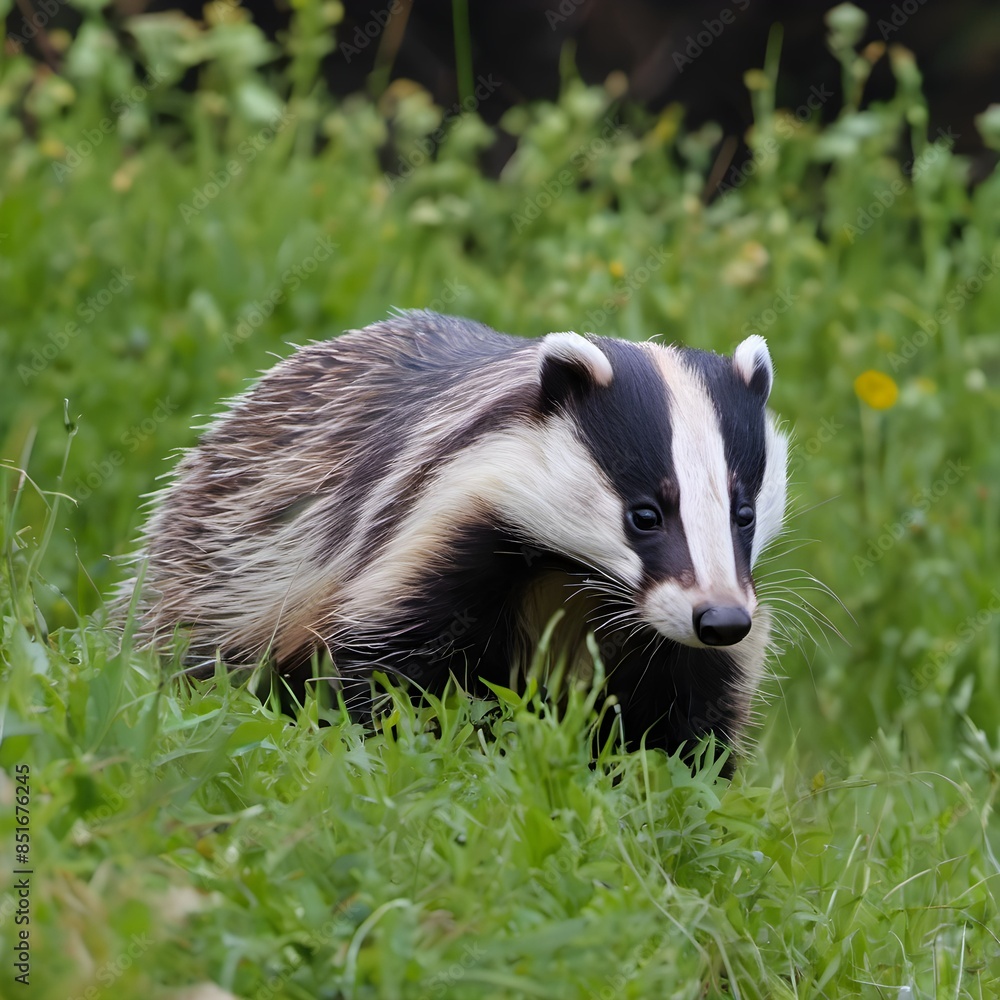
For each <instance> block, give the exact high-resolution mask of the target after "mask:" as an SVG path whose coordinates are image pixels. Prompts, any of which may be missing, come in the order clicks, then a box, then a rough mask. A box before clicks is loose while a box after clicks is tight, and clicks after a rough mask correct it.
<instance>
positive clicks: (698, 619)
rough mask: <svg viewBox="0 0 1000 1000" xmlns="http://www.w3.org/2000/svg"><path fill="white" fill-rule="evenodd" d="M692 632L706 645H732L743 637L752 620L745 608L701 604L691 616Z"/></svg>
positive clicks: (747, 631)
mask: <svg viewBox="0 0 1000 1000" xmlns="http://www.w3.org/2000/svg"><path fill="white" fill-rule="evenodd" d="M692 622H693V623H694V634H695V635H696V636H698V639H699V641H700V642H703V643H704V644H705V645H706V646H732V645H733V644H734V643H737V642H739V641H740V640H741V639H745V638H746V636H747V634H748V633H749V632H750V626H751V625H752V624H753V622H752V621H751V619H750V612H748V611H747V609H746V608H744V607H740V606H732V605H717V604H701V605H699V606H698V607H697V608H695V609H694V615H693V616H692Z"/></svg>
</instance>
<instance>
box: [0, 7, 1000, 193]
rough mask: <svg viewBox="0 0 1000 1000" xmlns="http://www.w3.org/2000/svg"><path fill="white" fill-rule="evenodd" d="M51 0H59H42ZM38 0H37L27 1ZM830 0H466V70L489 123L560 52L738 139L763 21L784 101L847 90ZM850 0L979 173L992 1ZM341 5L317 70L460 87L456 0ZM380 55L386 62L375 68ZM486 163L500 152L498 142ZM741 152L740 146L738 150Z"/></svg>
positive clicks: (338, 84)
mask: <svg viewBox="0 0 1000 1000" xmlns="http://www.w3.org/2000/svg"><path fill="white" fill-rule="evenodd" d="M45 2H46V3H47V4H49V5H51V4H52V3H53V2H56V0H45ZM40 3H41V0H17V6H16V7H15V9H14V11H13V12H12V13H11V15H10V17H9V18H8V24H7V32H8V38H7V44H8V46H10V45H12V44H17V43H16V42H13V41H12V40H11V37H10V36H11V34H17V33H18V29H19V26H20V25H22V24H23V19H24V17H25V15H26V14H28V13H29V12H30V11H31V10H32V9H36V8H37V6H38V5H39V4H40ZM33 5H34V6H33ZM830 6H832V4H826V3H823V2H818V3H796V2H794V0H688V2H678V0H505V2H498V3H497V2H489V3H488V2H482V0H479V2H477V0H471V2H470V3H469V23H470V36H471V49H472V64H473V74H474V76H479V75H483V76H487V75H489V74H492V75H493V77H494V78H495V79H498V80H499V81H501V88H500V91H499V99H491V100H490V101H489V102H487V105H486V106H484V108H483V109H482V114H483V116H484V117H485V118H486V119H487V120H488V121H490V122H491V123H495V122H496V120H497V119H498V118H499V117H500V116H501V115H502V113H503V112H504V110H506V109H507V108H508V107H510V106H512V105H514V104H518V103H521V102H524V101H532V100H538V99H542V98H545V99H552V98H554V97H555V96H556V95H557V94H558V91H559V87H560V80H561V60H569V62H570V65H575V67H576V69H577V71H578V72H579V73H580V75H581V76H582V77H583V79H584V80H585V81H587V82H589V83H601V82H603V81H604V80H605V79H606V77H607V76H608V74H609V73H611V72H613V71H615V70H618V71H621V72H623V73H624V74H625V75H626V77H627V80H628V88H629V90H628V96H629V97H630V98H632V99H633V100H635V101H637V102H639V103H641V104H643V105H645V106H646V107H648V108H649V109H650V110H652V111H657V110H659V109H661V108H663V107H665V106H666V105H667V104H670V103H672V102H678V103H680V104H681V105H682V106H683V107H684V108H685V111H686V119H687V123H688V125H689V127H697V126H698V125H700V124H702V123H704V122H706V121H716V122H718V123H719V124H720V125H721V126H722V128H723V131H724V134H725V135H726V136H727V137H728V136H731V137H734V138H736V139H741V138H742V136H743V134H744V132H745V131H746V128H747V126H748V125H749V124H750V123H751V120H752V118H751V110H750V101H749V95H748V92H747V89H746V86H745V84H744V81H743V75H744V73H745V71H746V70H747V69H750V68H754V67H759V66H761V65H762V63H763V58H764V51H765V47H766V44H767V39H768V33H769V31H770V30H771V28H772V26H773V25H774V24H775V23H780V24H781V26H782V29H783V34H784V37H783V41H782V45H781V73H780V86H779V94H778V96H779V102H780V103H781V104H783V105H784V106H787V107H789V108H792V109H794V108H796V107H797V106H799V105H801V104H802V102H803V101H805V100H806V99H807V98H808V97H809V95H810V93H811V92H812V88H814V87H815V88H822V87H826V88H828V89H829V90H832V91H833V93H834V94H835V95H836V97H835V99H833V100H830V101H828V102H827V103H826V104H825V106H824V108H823V111H822V114H823V116H824V118H827V119H828V118H830V117H832V116H835V115H836V113H837V110H838V100H839V95H840V92H841V86H840V78H839V77H840V67H839V66H838V64H837V62H836V61H835V60H834V58H833V57H832V56H831V55H830V54H829V53H828V51H827V49H826V34H827V31H826V26H825V24H824V16H825V14H826V12H827V10H828V9H829V8H830ZM857 6H859V7H861V8H862V9H864V10H865V11H866V12H867V13H868V15H869V24H868V29H867V31H866V34H865V36H864V38H863V39H862V42H861V44H862V45H864V44H865V43H868V42H876V43H878V42H885V43H887V44H898V45H904V46H906V47H907V48H909V49H911V50H912V51H913V52H914V54H915V55H916V57H917V64H918V66H919V67H920V69H921V71H922V73H923V75H924V90H925V94H926V96H927V99H928V102H929V106H930V115H931V120H930V132H931V134H934V133H935V132H936V130H937V129H938V128H944V129H951V131H952V133H957V134H958V138H957V141H956V149H957V150H958V151H960V152H963V153H966V154H969V155H970V156H972V157H973V160H974V166H975V169H974V173H973V176H974V177H975V176H976V175H979V176H981V175H983V174H984V173H985V172H986V171H987V170H988V169H989V168H990V167H991V166H992V162H993V157H992V154H990V153H988V152H986V151H984V150H983V147H982V143H981V142H980V139H979V135H978V133H977V132H976V129H975V126H974V124H973V118H974V116H975V115H976V114H978V113H979V112H980V111H982V110H984V109H985V108H986V107H987V105H989V104H990V103H993V102H995V101H1000V4H994V3H983V2H982V0H947V2H946V0H923V2H921V0H902V2H900V3H865V2H860V3H858V4H857ZM242 7H243V8H244V9H245V10H247V11H249V12H250V14H251V15H252V16H253V18H254V19H255V21H256V22H257V23H258V24H259V25H260V26H261V28H262V29H263V30H264V31H265V32H266V33H267V34H269V35H271V36H272V37H277V36H279V35H280V34H281V32H282V31H284V30H285V28H286V27H287V25H288V21H289V5H288V3H287V2H283V0H277V2H275V0H244V2H243V4H242ZM343 7H344V19H343V21H342V22H341V23H340V25H338V27H337V29H336V34H337V38H338V42H339V45H338V48H337V49H335V50H334V51H333V52H332V53H331V54H330V55H329V56H327V58H326V60H325V63H324V73H325V76H326V78H327V82H328V84H329V86H330V88H331V90H332V91H333V92H334V93H337V94H340V95H346V94H348V93H352V92H354V91H364V90H372V89H373V86H374V85H375V84H374V81H375V79H377V80H378V86H384V84H385V82H386V77H385V75H384V73H385V72H387V73H388V78H389V79H396V78H399V77H408V78H410V79H413V80H416V81H418V82H419V83H421V84H422V85H423V86H425V87H426V88H427V89H428V90H429V91H430V92H431V93H432V94H433V95H434V98H435V100H436V101H437V103H438V104H440V105H441V106H442V107H445V108H448V107H451V106H452V105H453V104H455V103H456V102H458V100H459V89H458V85H457V80H456V58H455V46H454V27H453V21H452V16H453V15H452V0H344V3H343ZM173 8H179V9H181V10H183V11H184V12H185V13H186V14H188V15H189V16H190V17H193V18H200V17H202V14H203V3H202V0H180V2H177V0H151V2H149V3H145V2H143V0H121V2H119V3H118V4H117V5H115V7H114V8H113V9H114V10H115V11H116V13H117V15H118V16H119V18H120V20H121V21H122V22H123V21H124V19H125V18H126V17H127V16H128V15H130V14H135V13H140V12H143V11H160V10H168V9H173ZM726 10H728V11H729V12H730V15H729V20H730V23H729V24H728V25H727V26H725V28H724V30H721V31H719V33H718V34H717V35H713V36H712V39H711V42H710V43H709V44H708V45H705V46H700V52H699V54H698V55H697V58H695V59H693V60H692V61H691V62H690V63H687V64H686V65H681V66H678V60H677V58H676V54H680V55H681V56H682V57H683V55H684V54H685V53H686V52H688V51H698V50H697V49H691V48H690V46H691V45H692V43H693V45H694V46H699V36H700V38H701V40H702V41H704V40H706V39H707V38H708V34H706V32H709V33H710V32H711V27H712V26H713V25H714V26H715V27H716V29H717V30H718V29H719V27H720V26H721V24H722V22H721V20H720V18H721V16H722V12H723V11H726ZM387 15H391V20H392V26H391V30H387V31H382V29H381V26H380V27H379V29H378V31H377V32H375V33H374V34H375V37H374V38H373V39H372V40H371V41H370V43H369V44H367V45H366V46H365V47H363V48H357V49H356V50H355V51H353V52H352V51H351V50H350V49H348V48H347V46H350V45H351V43H352V39H354V38H355V37H356V33H357V32H358V31H359V30H360V31H361V32H362V33H363V32H364V29H365V26H366V25H370V24H371V23H372V22H373V20H374V21H378V20H381V21H382V22H383V23H384V22H385V20H386V17H387ZM78 21H79V15H78V14H77V13H76V12H75V11H73V10H72V9H68V8H66V7H62V8H61V9H60V10H59V11H58V13H57V14H56V15H55V16H54V17H51V18H49V19H48V20H47V30H48V31H51V30H52V29H53V28H55V27H69V28H70V30H72V29H73V26H74V23H78ZM706 22H707V24H706ZM45 36H46V32H45V31H42V32H39V33H38V34H37V35H36V36H35V38H34V39H32V40H31V41H29V42H27V43H26V44H27V46H28V48H29V51H31V52H33V53H34V54H35V55H37V56H38V57H39V58H40V59H42V60H48V61H49V62H53V63H57V61H58V57H57V56H56V54H55V53H54V51H52V50H51V48H50V49H49V50H48V51H46V48H47V46H46V37H45ZM376 65H379V66H381V67H382V68H383V70H384V72H383V73H382V74H377V75H376V77H373V76H372V70H373V68H374V67H375V66H376ZM892 90H893V80H892V77H891V73H890V71H889V67H888V64H887V60H886V58H884V57H883V58H881V59H880V60H879V61H878V62H877V63H876V65H875V68H874V71H873V73H872V77H871V80H870V82H869V84H868V86H867V88H866V91H865V94H866V99H867V100H880V99H885V98H888V97H890V96H891V94H892ZM502 147H503V144H502V143H501V148H500V149H498V150H497V151H496V154H495V156H494V163H496V162H498V161H499V162H502V160H503V159H504V158H505V157H504V152H505V151H504V149H503V148H502ZM736 158H737V160H738V159H739V154H737V157H736Z"/></svg>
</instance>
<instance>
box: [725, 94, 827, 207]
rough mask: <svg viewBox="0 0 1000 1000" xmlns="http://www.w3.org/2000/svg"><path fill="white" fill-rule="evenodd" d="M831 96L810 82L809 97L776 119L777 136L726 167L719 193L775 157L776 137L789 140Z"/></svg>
mask: <svg viewBox="0 0 1000 1000" xmlns="http://www.w3.org/2000/svg"><path fill="white" fill-rule="evenodd" d="M831 97H833V91H832V90H830V89H829V88H828V87H827V86H826V85H825V84H823V85H821V86H818V87H817V86H816V85H815V84H813V86H811V87H810V88H809V96H808V97H807V98H806V99H805V100H804V101H803V102H802V103H801V104H800V105H798V107H796V108H795V110H794V111H793V112H792V113H791V116H790V117H789V116H787V115H781V116H780V117H776V118H775V120H774V131H775V133H776V136H774V135H771V136H768V137H767V138H766V139H764V140H763V141H762V142H760V143H759V144H757V145H755V146H754V149H753V152H752V154H751V156H750V158H749V159H748V160H745V161H744V162H743V163H741V164H739V166H736V165H734V166H732V167H730V168H729V171H728V172H727V173H726V176H725V178H723V180H722V181H721V182H720V183H719V186H718V192H719V193H720V194H722V193H723V192H725V191H731V190H734V189H736V188H741V187H743V185H744V184H746V182H747V181H748V180H749V179H750V178H751V177H753V175H754V174H756V173H757V171H758V170H760V169H761V168H762V167H763V166H764V165H765V164H767V163H769V162H770V161H772V160H773V159H775V157H777V155H778V153H779V152H780V151H781V142H779V141H778V137H780V138H781V139H784V140H788V139H790V138H791V137H792V136H793V135H795V133H796V132H798V130H799V129H800V128H802V126H803V125H805V123H806V122H807V121H809V119H810V118H812V116H813V115H814V114H815V113H816V112H817V111H819V110H820V108H822V107H823V105H824V104H826V102H827V101H828V100H830V98H831Z"/></svg>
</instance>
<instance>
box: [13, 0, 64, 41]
mask: <svg viewBox="0 0 1000 1000" xmlns="http://www.w3.org/2000/svg"><path fill="white" fill-rule="evenodd" d="M65 4H66V0H35V4H34V6H32V7H29V12H28V13H25V14H23V16H22V17H21V26H20V28H19V29H18V30H19V31H20V32H21V33H20V34H18V33H17V32H16V31H8V32H7V39H8V41H11V42H15V43H17V44H18V45H20V46H21V47H22V48H23V47H24V45H25V43H27V42H30V41H31V40H32V39H33V38H34V37H35V36H36V35H37V34H38V32H39V31H44V30H45V26H46V25H47V24H48V23H49V21H51V20H52V18H54V17H55V16H56V14H58V13H59V11H60V10H61V9H62V8H63V7H64V6H65ZM23 9H24V8H22V10H23Z"/></svg>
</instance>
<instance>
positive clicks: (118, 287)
mask: <svg viewBox="0 0 1000 1000" xmlns="http://www.w3.org/2000/svg"><path fill="white" fill-rule="evenodd" d="M133 281H135V275H134V274H129V273H128V271H126V270H125V268H123V267H122V268H115V270H114V271H112V272H111V280H110V281H109V282H108V283H107V284H106V285H105V286H104V287H103V288H102V289H100V291H97V292H94V294H93V295H88V296H87V298H86V299H85V300H84V301H83V302H81V303H80V304H79V305H78V306H77V307H76V314H77V316H79V317H80V320H81V321H82V322H81V323H78V322H77V321H76V320H70V321H69V322H68V323H65V324H64V325H63V326H62V327H60V328H59V329H58V330H53V331H51V332H50V333H49V335H48V338H47V342H46V343H45V344H44V345H43V346H42V347H36V348H35V349H34V350H33V351H32V352H31V358H30V360H29V361H28V362H27V363H24V362H22V363H21V364H19V365H18V366H17V374H18V375H19V376H20V377H21V382H22V383H23V384H24V385H27V384H28V383H29V382H30V381H31V380H32V379H33V378H36V377H37V376H38V375H40V374H41V373H42V372H43V371H45V369H46V368H48V366H49V365H50V364H51V363H52V362H53V361H54V360H55V358H56V357H58V356H59V354H61V353H62V352H63V351H64V350H66V348H67V347H68V346H69V344H70V342H71V341H72V340H74V339H76V338H77V337H78V336H80V331H81V330H82V329H83V328H84V327H85V326H87V325H88V324H90V323H92V322H93V321H94V320H95V319H96V318H97V317H98V316H99V315H100V314H101V313H102V312H104V310H105V309H107V307H108V306H109V305H110V304H111V301H112V299H114V297H115V296H116V295H120V294H121V293H122V292H123V291H125V289H126V288H128V287H129V285H131V284H132V282H133Z"/></svg>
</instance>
